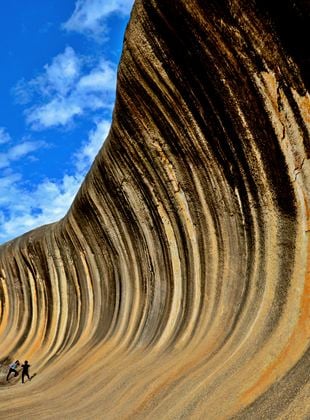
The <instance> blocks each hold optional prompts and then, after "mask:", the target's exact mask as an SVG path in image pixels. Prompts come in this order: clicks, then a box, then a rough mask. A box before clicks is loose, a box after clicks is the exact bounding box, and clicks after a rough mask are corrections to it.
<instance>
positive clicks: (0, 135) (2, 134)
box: [0, 127, 11, 144]
mask: <svg viewBox="0 0 310 420" xmlns="http://www.w3.org/2000/svg"><path fill="white" fill-rule="evenodd" d="M10 140H11V136H10V134H9V133H8V132H7V130H6V128H5V127H0V144H5V143H8V142H9V141H10Z"/></svg>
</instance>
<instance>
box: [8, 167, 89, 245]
mask: <svg viewBox="0 0 310 420" xmlns="http://www.w3.org/2000/svg"><path fill="white" fill-rule="evenodd" d="M81 181H82V179H81V178H80V177H79V176H74V175H71V176H70V175H65V176H64V177H63V179H62V180H61V182H53V181H51V180H45V181H43V182H41V183H39V184H38V185H37V187H36V188H35V189H34V190H33V191H32V192H29V191H28V190H27V189H25V188H24V184H23V182H22V178H21V176H20V175H18V174H11V175H7V176H5V177H2V178H0V188H1V192H2V195H1V197H0V205H1V211H0V220H1V226H0V241H1V242H4V241H7V240H10V239H11V238H13V237H16V236H18V235H21V234H23V233H25V232H27V231H29V230H30V229H34V228H36V227H38V226H42V225H45V224H47V223H52V222H55V221H57V220H59V219H60V218H61V217H62V216H64V214H65V213H66V212H67V210H68V204H70V203H72V201H73V198H74V196H75V195H76V193H77V191H78V189H79V187H80V184H81ZM16 197H18V200H17V199H16Z"/></svg>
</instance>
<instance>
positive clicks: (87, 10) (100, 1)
mask: <svg viewBox="0 0 310 420" xmlns="http://www.w3.org/2000/svg"><path fill="white" fill-rule="evenodd" d="M133 3H134V0H77V1H76V3H75V9H74V12H73V14H72V16H71V17H70V18H69V20H68V21H67V22H66V23H65V24H64V25H63V26H64V28H65V29H66V30H68V31H75V32H80V33H84V34H85V35H89V36H91V37H93V38H95V39H97V40H98V41H99V40H105V39H106V33H107V19H108V18H109V17H110V16H111V15H112V14H118V15H121V16H126V15H128V14H129V13H130V11H131V8H132V6H133Z"/></svg>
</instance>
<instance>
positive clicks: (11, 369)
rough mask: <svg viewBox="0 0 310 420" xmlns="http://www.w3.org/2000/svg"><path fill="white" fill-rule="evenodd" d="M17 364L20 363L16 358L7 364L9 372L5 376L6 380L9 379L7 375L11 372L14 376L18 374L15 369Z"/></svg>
mask: <svg viewBox="0 0 310 420" xmlns="http://www.w3.org/2000/svg"><path fill="white" fill-rule="evenodd" d="M19 365H20V363H19V360H16V362H14V363H11V364H10V365H9V372H8V374H7V377H6V380H7V381H8V380H9V377H10V375H11V373H14V376H17V375H18V372H17V370H16V369H17V366H19Z"/></svg>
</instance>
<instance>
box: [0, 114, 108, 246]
mask: <svg viewBox="0 0 310 420" xmlns="http://www.w3.org/2000/svg"><path fill="white" fill-rule="evenodd" d="M110 125H111V123H110V121H107V120H101V121H98V122H97V123H96V126H95V128H94V129H93V130H91V131H90V133H89V136H88V138H87V140H85V142H84V143H83V144H82V145H81V147H80V148H79V150H78V151H77V152H76V153H75V154H74V155H73V165H72V171H71V174H65V175H64V176H63V177H62V178H61V179H60V180H51V179H48V178H46V179H44V180H43V181H42V182H39V183H38V184H37V185H36V186H35V187H34V188H32V189H31V190H29V186H28V185H27V180H25V179H24V177H23V176H22V175H21V174H20V173H16V172H14V170H13V168H12V167H11V166H10V165H11V164H12V161H15V160H18V159H21V158H23V157H25V155H27V154H28V153H30V152H32V151H34V150H36V148H39V147H41V146H42V142H41V143H40V142H30V141H28V142H26V141H25V142H22V143H20V144H18V145H16V146H12V147H11V148H9V150H8V151H7V152H6V154H5V156H4V157H3V159H2V158H1V155H0V167H2V168H3V171H2V176H0V190H1V196H0V242H4V241H7V240H9V239H11V238H13V237H16V236H18V235H21V234H23V233H24V232H27V231H29V230H30V229H34V228H35V227H37V226H41V225H45V224H48V223H52V222H55V221H57V220H59V219H60V218H61V217H63V216H64V215H65V214H66V213H67V211H68V208H69V206H70V205H71V203H72V202H73V199H74V197H75V195H76V193H77V191H78V189H79V188H80V185H81V183H82V181H83V179H84V176H85V174H86V173H87V171H88V170H89V167H90V165H91V164H92V162H93V160H94V158H95V156H96V155H97V153H98V151H99V150H100V148H101V146H102V144H103V142H104V140H105V138H106V137H107V135H108V132H109V129H110ZM1 165H2V166H1ZM17 197H18V200H17V199H16V198H17Z"/></svg>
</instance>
